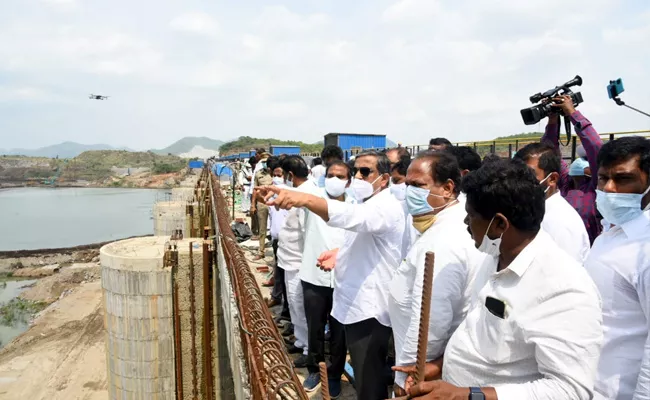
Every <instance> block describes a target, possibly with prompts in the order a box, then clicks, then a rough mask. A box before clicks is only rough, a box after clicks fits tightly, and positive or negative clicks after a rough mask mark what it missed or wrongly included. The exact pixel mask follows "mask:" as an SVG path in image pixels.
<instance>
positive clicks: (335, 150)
mask: <svg viewBox="0 0 650 400" xmlns="http://www.w3.org/2000/svg"><path fill="white" fill-rule="evenodd" d="M320 158H321V160H330V159H337V160H341V161H343V150H341V148H340V147H339V146H336V145H333V144H328V145H327V146H325V147H323V151H321V152H320Z"/></svg>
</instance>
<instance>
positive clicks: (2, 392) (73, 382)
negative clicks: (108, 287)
mask: <svg viewBox="0 0 650 400" xmlns="http://www.w3.org/2000/svg"><path fill="white" fill-rule="evenodd" d="M53 257H63V256H61V255H59V256H53ZM57 260H58V258H57ZM50 261H52V259H47V262H50ZM24 262H25V263H28V264H30V263H33V262H34V260H31V258H30V259H28V260H24ZM44 263H45V261H44ZM41 268H42V267H41ZM32 269H33V270H34V273H40V272H39V271H38V269H39V268H32ZM15 272H20V269H19V270H16V271H15ZM48 273H49V272H48ZM99 280H100V268H99V263H98V262H97V261H95V262H92V261H91V262H84V263H72V264H70V265H65V266H62V267H60V268H59V269H58V270H57V271H56V272H54V273H52V274H51V275H49V276H46V277H44V278H41V279H39V280H38V281H37V282H36V283H35V284H34V285H33V286H32V287H31V288H29V289H27V290H26V291H25V292H23V293H22V294H21V297H22V298H24V299H27V300H31V301H36V302H47V303H49V306H47V307H46V308H45V309H44V310H43V311H41V312H40V313H38V314H37V315H36V316H35V318H34V321H33V323H32V325H31V326H30V328H29V329H28V330H27V332H25V333H23V334H22V335H20V336H19V337H17V338H16V339H14V340H13V341H12V342H10V343H9V344H7V346H5V347H4V348H3V349H1V350H0V398H2V399H6V400H13V399H16V400H18V399H89V400H92V399H106V398H107V397H108V391H107V386H106V357H105V348H104V346H105V345H104V333H103V318H104V317H103V311H102V306H101V298H102V295H101V285H100V281H99Z"/></svg>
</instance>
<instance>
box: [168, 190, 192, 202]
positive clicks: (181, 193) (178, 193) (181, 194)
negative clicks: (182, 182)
mask: <svg viewBox="0 0 650 400" xmlns="http://www.w3.org/2000/svg"><path fill="white" fill-rule="evenodd" d="M171 197H172V198H171V200H172V201H191V200H193V199H194V189H193V188H191V187H178V188H173V189H172V196H171Z"/></svg>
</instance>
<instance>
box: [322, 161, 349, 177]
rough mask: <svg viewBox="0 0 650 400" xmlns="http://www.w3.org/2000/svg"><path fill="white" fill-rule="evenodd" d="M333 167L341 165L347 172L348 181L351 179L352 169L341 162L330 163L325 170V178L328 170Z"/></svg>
mask: <svg viewBox="0 0 650 400" xmlns="http://www.w3.org/2000/svg"><path fill="white" fill-rule="evenodd" d="M335 165H342V166H343V167H345V168H346V169H347V170H348V180H350V179H352V167H350V165H349V164H347V163H344V162H343V161H341V160H336V161H332V162H331V163H330V164H329V165H328V166H327V168H326V169H325V176H327V173H328V172H329V170H330V168H332V167H333V166H335Z"/></svg>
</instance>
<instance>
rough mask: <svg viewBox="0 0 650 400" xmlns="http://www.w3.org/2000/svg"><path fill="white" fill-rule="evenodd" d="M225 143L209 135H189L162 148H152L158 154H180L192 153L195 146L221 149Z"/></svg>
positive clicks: (205, 148)
mask: <svg viewBox="0 0 650 400" xmlns="http://www.w3.org/2000/svg"><path fill="white" fill-rule="evenodd" d="M221 145H223V141H221V140H216V139H210V138H209V137H205V136H203V137H194V136H187V137H184V138H182V139H181V140H179V141H177V142H175V143H174V144H172V145H170V146H167V147H165V148H164V149H160V150H151V151H153V152H154V153H156V154H174V155H180V154H184V153H191V152H192V150H193V149H195V148H202V149H204V150H219V148H220V147H221Z"/></svg>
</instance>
